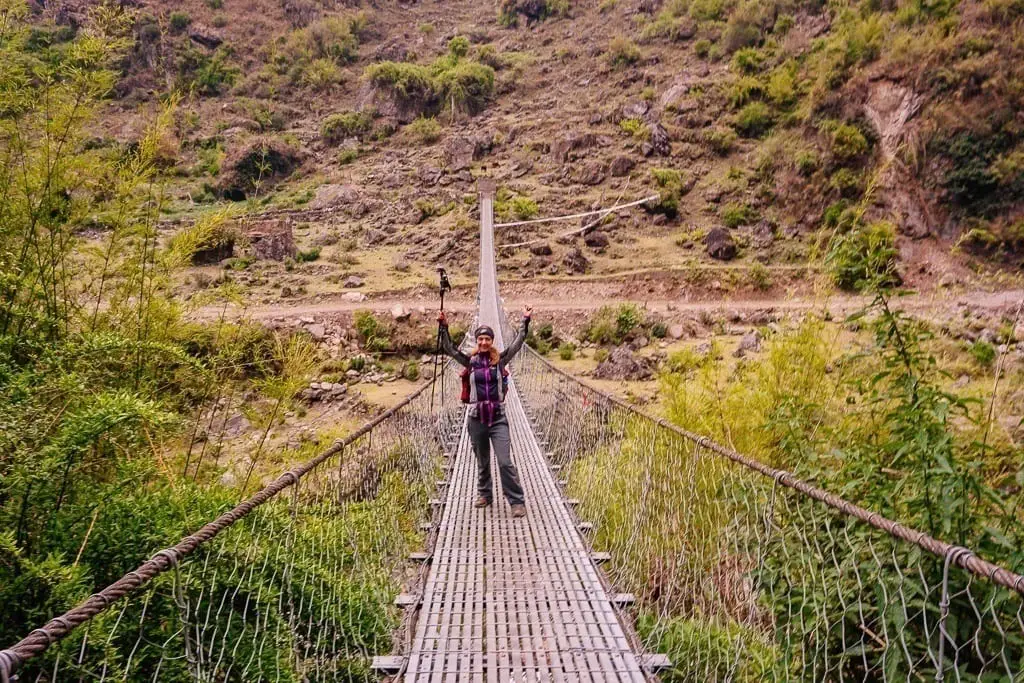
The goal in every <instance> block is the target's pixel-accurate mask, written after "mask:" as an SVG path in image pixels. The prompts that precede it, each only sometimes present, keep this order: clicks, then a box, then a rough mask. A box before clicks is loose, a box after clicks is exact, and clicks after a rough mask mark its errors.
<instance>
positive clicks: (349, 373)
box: [345, 369, 359, 379]
mask: <svg viewBox="0 0 1024 683" xmlns="http://www.w3.org/2000/svg"><path fill="white" fill-rule="evenodd" d="M345 376H346V377H348V378H349V379H357V378H358V377H359V371H358V370H355V369H352V370H346V371H345Z"/></svg>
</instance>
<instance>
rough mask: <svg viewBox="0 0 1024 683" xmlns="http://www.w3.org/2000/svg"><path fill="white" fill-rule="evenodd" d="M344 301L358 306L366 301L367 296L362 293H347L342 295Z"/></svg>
mask: <svg viewBox="0 0 1024 683" xmlns="http://www.w3.org/2000/svg"><path fill="white" fill-rule="evenodd" d="M341 299H342V301H348V302H350V303H354V304H358V303H362V302H363V301H366V295H365V294H363V293H362V292H345V293H344V294H342V295H341Z"/></svg>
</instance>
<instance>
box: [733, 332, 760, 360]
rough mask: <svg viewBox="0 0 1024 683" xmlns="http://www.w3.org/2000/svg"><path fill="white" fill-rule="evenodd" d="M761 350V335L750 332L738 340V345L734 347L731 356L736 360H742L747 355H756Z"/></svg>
mask: <svg viewBox="0 0 1024 683" xmlns="http://www.w3.org/2000/svg"><path fill="white" fill-rule="evenodd" d="M760 350H761V333H760V332H758V331H757V330H751V331H750V332H747V333H746V334H744V335H743V337H742V338H741V339H740V345H739V346H738V347H736V353H735V354H733V355H735V356H736V357H737V358H742V357H743V356H745V355H747V354H748V353H757V352H758V351H760Z"/></svg>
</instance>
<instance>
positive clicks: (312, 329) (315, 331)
mask: <svg viewBox="0 0 1024 683" xmlns="http://www.w3.org/2000/svg"><path fill="white" fill-rule="evenodd" d="M303 329H305V330H306V332H309V336H311V337H312V338H313V339H314V340H315V341H318V342H319V341H323V340H324V338H325V337H326V336H327V330H326V328H324V325H323V323H313V324H312V325H306V326H305V328H303Z"/></svg>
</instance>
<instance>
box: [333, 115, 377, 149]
mask: <svg viewBox="0 0 1024 683" xmlns="http://www.w3.org/2000/svg"><path fill="white" fill-rule="evenodd" d="M372 125H373V117H372V116H370V115H369V114H368V113H366V112H361V111H347V112H341V113H338V114H331V115H330V116H328V117H327V118H326V119H324V122H323V125H322V126H321V127H320V134H321V135H322V136H323V138H324V140H326V141H327V142H330V143H332V144H337V143H338V142H341V141H342V140H344V139H346V138H352V137H360V136H363V135H365V134H366V133H368V132H369V131H370V127H371V126H372Z"/></svg>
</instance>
